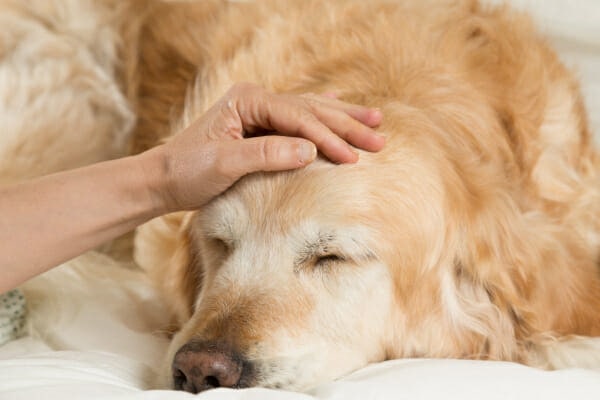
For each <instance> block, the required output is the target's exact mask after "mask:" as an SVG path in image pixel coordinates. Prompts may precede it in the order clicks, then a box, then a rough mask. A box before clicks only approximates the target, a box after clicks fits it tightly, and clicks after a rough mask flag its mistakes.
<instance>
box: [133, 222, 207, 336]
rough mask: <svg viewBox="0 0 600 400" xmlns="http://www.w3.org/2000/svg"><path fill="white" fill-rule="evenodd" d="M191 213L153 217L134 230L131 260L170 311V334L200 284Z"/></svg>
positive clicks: (188, 312)
mask: <svg viewBox="0 0 600 400" xmlns="http://www.w3.org/2000/svg"><path fill="white" fill-rule="evenodd" d="M191 219H192V213H190V212H185V213H176V214H170V215H166V216H163V217H161V218H157V219H154V220H152V221H150V222H148V223H146V224H144V225H142V226H141V227H139V228H138V229H137V232H136V238H135V260H136V262H137V263H138V264H139V265H140V266H141V267H142V268H143V269H144V270H146V271H147V272H148V275H149V276H150V279H151V280H152V281H153V283H154V284H155V286H156V287H157V288H158V290H159V292H160V294H161V295H162V297H163V300H164V301H165V302H166V303H167V306H168V308H169V309H170V311H171V313H172V326H170V327H169V331H170V332H171V333H173V332H175V331H177V330H179V328H180V327H181V326H182V325H183V324H184V323H185V322H187V321H188V320H189V319H190V317H191V316H192V314H193V312H194V304H195V301H196V298H197V296H198V292H199V291H200V287H201V285H202V267H201V265H200V260H199V259H198V257H196V256H195V254H196V252H195V250H194V248H195V247H194V242H193V238H192V231H191Z"/></svg>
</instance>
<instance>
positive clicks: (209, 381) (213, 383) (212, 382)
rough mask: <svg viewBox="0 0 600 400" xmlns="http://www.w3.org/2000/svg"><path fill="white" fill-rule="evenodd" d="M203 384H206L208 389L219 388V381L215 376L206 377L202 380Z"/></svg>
mask: <svg viewBox="0 0 600 400" xmlns="http://www.w3.org/2000/svg"><path fill="white" fill-rule="evenodd" d="M204 383H206V386H208V387H209V388H218V387H221V384H220V383H219V380H218V379H217V377H215V376H207V377H206V378H205V379H204Z"/></svg>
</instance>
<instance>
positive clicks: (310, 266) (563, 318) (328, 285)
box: [127, 0, 600, 392]
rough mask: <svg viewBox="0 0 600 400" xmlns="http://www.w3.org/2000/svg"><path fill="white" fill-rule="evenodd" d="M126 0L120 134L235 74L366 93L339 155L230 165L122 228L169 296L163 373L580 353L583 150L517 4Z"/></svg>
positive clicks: (588, 323)
mask: <svg viewBox="0 0 600 400" xmlns="http://www.w3.org/2000/svg"><path fill="white" fill-rule="evenodd" d="M146 5H147V6H148V7H143V8H142V9H140V10H137V11H136V13H137V14H136V15H138V16H139V17H140V18H139V20H137V21H138V22H132V27H133V28H132V29H131V31H130V32H129V33H128V34H129V35H130V36H128V37H129V38H130V39H129V40H131V41H134V42H135V43H137V44H138V45H137V46H133V47H135V49H136V51H135V52H132V53H131V55H130V56H129V59H128V61H127V62H128V67H127V71H128V85H129V86H128V92H129V94H130V96H131V99H132V101H133V102H134V103H135V104H134V105H135V107H136V111H137V115H138V118H139V120H138V125H137V129H136V132H135V134H136V140H135V143H134V151H141V150H143V149H146V148H148V147H150V146H152V145H154V144H156V143H157V141H159V140H161V138H165V137H168V136H169V135H171V134H173V133H175V132H177V131H178V130H179V129H180V128H181V127H183V126H185V125H187V124H188V123H190V122H191V121H192V120H193V119H195V118H196V117H198V116H199V115H201V114H202V113H203V112H205V110H207V108H208V107H210V106H211V105H212V104H213V103H214V102H216V101H217V100H218V99H219V98H220V97H221V96H222V95H223V93H224V92H226V91H227V89H228V88H229V87H230V86H231V85H232V84H233V83H235V82H240V81H246V82H252V83H255V84H258V85H261V86H264V87H265V88H267V89H269V90H273V91H276V92H286V93H307V92H312V93H324V92H335V93H336V94H337V95H338V97H339V98H340V99H342V100H345V101H349V102H355V103H360V104H364V105H368V106H370V107H379V108H380V109H381V110H382V111H383V115H384V121H383V123H382V124H381V126H380V127H379V128H378V130H379V132H381V133H382V134H384V135H386V137H387V144H386V147H385V148H384V150H383V151H381V152H380V153H367V152H360V161H359V162H358V163H356V164H353V165H333V164H332V163H330V162H328V161H327V160H324V159H320V160H317V161H316V162H314V163H313V164H312V165H310V166H309V167H307V168H304V169H302V170H298V171H293V172H283V173H259V174H252V175H249V176H247V177H245V178H243V179H242V180H240V181H239V182H238V183H237V184H236V185H235V186H234V187H232V188H231V189H230V190H228V191H227V192H226V193H225V194H224V195H223V196H221V197H220V198H218V199H216V200H214V201H213V202H211V203H210V204H208V205H207V206H206V207H204V208H203V209H201V210H197V211H194V212H189V213H179V214H173V215H169V216H165V217H163V218H160V219H157V220H154V221H152V222H150V223H148V224H147V225H145V226H143V227H141V228H140V229H139V231H138V234H137V238H136V259H137V260H138V262H139V263H140V264H141V265H142V266H143V268H145V269H146V270H148V271H149V273H151V274H153V276H154V277H155V279H156V282H157V284H158V285H159V287H160V288H161V291H162V293H163V295H164V296H165V298H166V299H167V301H168V302H169V304H170V309H171V311H172V313H173V325H174V326H173V328H174V336H173V339H172V343H171V346H170V349H169V351H168V355H167V362H166V366H165V372H164V377H163V378H164V382H163V383H164V385H167V386H170V387H173V388H175V389H181V390H186V391H190V392H199V391H203V390H206V389H210V388H213V387H220V386H222V387H234V388H243V387H250V386H263V387H271V388H286V389H291V390H304V389H307V388H310V387H312V386H314V385H317V384H319V383H320V382H323V381H327V380H332V379H335V378H338V377H340V376H343V375H344V374H347V373H349V372H351V371H353V370H356V369H358V368H361V367H363V366H365V365H367V364H368V363H372V362H378V361H383V360H387V359H395V358H403V357H441V358H468V359H486V360H507V361H515V362H521V363H525V364H528V365H532V366H537V367H543V368H560V367H565V366H572V365H576V366H591V365H594V363H596V365H598V364H600V362H599V361H600V345H599V344H598V340H597V339H594V337H595V336H600V266H599V251H600V159H599V158H598V153H597V152H596V151H595V150H594V149H593V147H592V137H591V134H590V131H589V128H588V125H587V122H586V115H585V111H584V108H583V105H582V99H581V95H580V93H579V89H578V84H577V82H576V80H575V78H574V77H573V75H572V74H571V73H570V72H569V71H568V70H567V69H566V68H565V67H564V66H563V65H562V64H561V62H560V61H559V59H558V58H557V56H556V54H555V53H554V52H553V51H552V50H551V49H550V47H549V46H548V44H547V43H546V42H545V41H544V39H542V38H541V37H540V36H539V35H538V34H537V33H536V32H535V30H534V28H533V27H532V24H531V23H530V21H529V19H528V18H527V17H526V16H524V15H521V14H519V13H516V12H514V11H512V10H510V9H509V8H507V7H491V6H485V5H482V4H480V3H479V2H477V1H475V0H460V1H443V0H441V1H411V0H375V1H361V0H356V1H353V0H335V1H322V0H305V1H285V0H281V1H277V0H274V1H271V0H268V1H256V2H226V1H191V2H190V1H184V2H164V3H163V2H157V3H150V2H146ZM132 21H133V17H132ZM232 90H236V86H234V87H233V89H232ZM565 349H566V350H565Z"/></svg>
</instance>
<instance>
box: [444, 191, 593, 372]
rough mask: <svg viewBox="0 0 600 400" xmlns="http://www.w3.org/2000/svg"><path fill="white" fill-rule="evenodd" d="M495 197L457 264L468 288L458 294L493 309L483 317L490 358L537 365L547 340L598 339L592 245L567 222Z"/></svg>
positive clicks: (473, 223)
mask: <svg viewBox="0 0 600 400" xmlns="http://www.w3.org/2000/svg"><path fill="white" fill-rule="evenodd" d="M494 197H496V198H494V199H488V200H486V202H485V206H484V209H483V210H479V211H478V212H477V215H474V216H472V217H471V218H470V221H469V222H468V225H469V226H468V228H467V229H466V233H465V235H466V237H465V240H463V243H464V248H463V249H462V250H461V253H462V254H461V255H460V256H459V257H457V260H458V262H457V263H456V264H455V268H456V272H455V282H456V283H455V285H456V287H457V288H461V287H463V288H469V289H464V290H462V293H459V294H458V296H459V297H460V296H462V297H461V299H463V300H464V303H465V304H468V305H469V304H470V305H471V306H472V307H471V310H474V311H473V313H474V312H476V311H477V310H480V309H481V308H478V307H477V306H476V305H477V302H479V306H481V304H483V303H485V304H487V305H492V306H493V311H494V312H493V313H492V314H488V315H486V316H482V315H478V316H477V318H479V321H483V322H484V323H483V324H484V326H486V327H487V329H489V331H488V334H489V338H488V343H487V346H488V348H489V349H490V350H489V353H490V356H491V358H496V356H497V355H500V356H501V358H503V359H506V358H508V359H512V360H515V361H521V362H526V363H530V362H531V361H530V357H531V356H532V351H534V350H535V349H534V348H533V347H535V346H536V345H537V344H539V341H540V340H541V339H540V338H543V339H545V340H547V339H548V337H554V338H558V337H562V336H564V335H568V334H578V335H589V336H595V335H596V334H597V332H600V323H598V321H600V319H599V318H598V316H599V315H600V296H599V295H598V294H599V293H600V279H598V270H597V267H596V265H595V259H594V257H593V256H592V255H591V252H590V249H589V248H587V246H586V245H585V243H582V240H581V239H580V237H579V236H578V235H577V234H576V232H575V230H573V229H569V227H568V226H564V225H562V226H556V223H555V222H554V221H553V220H552V219H550V218H548V217H547V216H545V215H544V214H542V213H524V212H522V211H520V210H519V209H518V207H517V206H516V205H514V204H513V203H512V201H511V200H510V199H509V198H507V197H504V198H502V196H494ZM477 291H478V293H479V294H480V295H479V297H478V298H475V297H474V296H473V293H477ZM482 294H485V296H483V295H482ZM469 296H470V297H469ZM469 298H472V300H471V303H469V300H467V299H469ZM473 313H471V315H474V314H473ZM490 315H491V317H490ZM496 332H503V333H502V335H499V334H497V333H496ZM494 341H495V342H494ZM511 341H512V342H511ZM495 352H496V353H497V354H494V353H495Z"/></svg>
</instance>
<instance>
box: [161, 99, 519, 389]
mask: <svg viewBox="0 0 600 400" xmlns="http://www.w3.org/2000/svg"><path fill="white" fill-rule="evenodd" d="M385 112H386V114H385V115H386V122H385V124H384V125H383V126H382V127H381V130H382V131H383V132H386V133H388V143H387V145H386V148H385V149H384V150H383V151H382V152H380V153H377V154H370V153H362V154H361V160H360V162H358V163H357V164H354V165H333V164H331V163H329V162H326V161H322V160H319V161H317V162H315V163H314V164H313V165H311V166H309V167H307V168H305V169H303V170H299V171H293V172H284V173H268V174H254V175H250V176H247V177H245V178H243V179H242V180H241V181H239V182H238V183H237V184H236V185H235V186H234V187H232V188H231V189H230V190H229V191H227V192H226V193H225V194H224V195H222V196H221V197H220V198H218V199H216V200H214V201H213V202H212V203H210V204H209V205H207V206H206V207H205V208H203V209H202V210H200V211H197V212H194V213H190V214H187V215H186V216H185V218H184V221H183V223H182V224H181V226H182V228H181V231H180V233H179V236H178V238H177V239H176V240H175V241H174V242H173V243H171V244H172V248H170V250H169V251H168V252H167V253H168V254H169V256H168V257H163V260H164V263H163V265H161V266H159V268H158V269H159V270H161V271H162V272H161V273H163V274H167V276H166V277H165V276H164V277H163V278H161V280H162V284H163V286H164V287H167V290H168V293H167V297H168V298H169V299H170V301H171V302H172V304H173V305H174V310H175V311H176V313H177V317H178V322H179V326H180V329H179V331H178V333H177V334H176V335H175V336H174V338H173V341H172V344H171V347H170V350H169V354H168V364H169V365H168V372H167V375H168V380H169V386H172V387H174V388H177V389H185V390H188V391H192V392H196V391H201V390H204V389H207V388H211V387H218V386H228V387H247V386H266V387H283V388H288V389H304V388H307V387H310V386H313V385H315V384H317V383H319V382H321V381H326V380H331V379H333V378H337V377H340V376H342V375H344V374H346V373H348V372H350V371H352V370H355V369H357V368H359V367H362V366H364V365H366V364H367V363H369V362H375V361H381V360H384V359H387V358H399V357H416V356H428V357H474V358H503V359H511V358H513V356H514V352H515V342H514V337H515V332H516V329H517V330H518V329H519V328H515V325H514V321H515V320H519V319H523V318H524V317H523V315H522V314H521V309H519V308H518V304H519V298H520V297H519V296H521V295H522V293H521V292H522V291H523V290H526V288H525V286H523V285H521V286H519V284H520V282H521V280H520V279H526V278H525V277H524V276H525V275H523V274H526V273H524V272H523V271H511V270H510V267H507V268H505V267H503V269H502V271H500V270H499V269H497V268H495V267H494V268H492V267H491V265H492V264H493V263H494V262H495V259H496V258H497V257H498V254H499V253H502V254H504V251H505V250H506V251H508V252H510V251H514V256H515V257H519V256H522V253H519V251H517V250H518V246H517V245H516V244H515V243H516V242H515V241H518V236H519V235H517V234H515V233H514V232H512V229H513V227H514V226H517V225H518V224H519V222H518V221H516V220H515V221H510V216H509V214H510V212H511V210H512V209H511V208H510V207H509V206H507V204H508V203H507V202H506V198H505V197H502V196H497V194H498V193H501V192H502V190H504V189H503V188H504V187H505V185H506V184H507V183H506V182H505V180H504V179H505V175H503V174H497V175H498V176H496V177H494V174H493V173H491V172H490V171H486V169H485V168H484V167H480V169H479V170H476V171H475V170H473V171H467V170H465V169H464V165H465V163H468V162H469V160H468V157H469V152H468V151H467V150H464V149H462V150H461V148H462V147H461V146H462V145H461V144H459V143H453V142H450V141H449V140H448V132H449V129H452V128H451V127H446V128H445V129H442V128H440V127H439V126H438V125H437V124H436V123H434V122H432V121H431V120H430V119H429V118H428V117H427V116H426V115H425V114H423V113H419V112H418V111H416V110H414V109H410V108H408V107H401V106H393V107H389V108H388V109H386V110H385ZM399 133H401V134H399ZM494 179H495V180H496V181H494ZM477 204H479V205H481V209H479V210H478V209H476V207H477ZM483 204H485V207H483ZM492 219H493V221H492ZM498 219H500V220H498ZM178 226H179V225H178ZM488 227H489V229H488ZM491 227H496V228H491ZM498 230H501V231H502V232H504V231H506V237H507V238H510V237H514V239H510V240H508V239H507V240H506V241H503V240H501V239H499V238H498V237H496V235H497V234H498ZM161 246H162V247H163V248H164V247H169V246H170V245H169V246H167V245H166V244H165V243H161V244H158V247H161ZM497 253H498V254H497ZM154 258H155V262H156V259H160V257H154ZM482 260H483V261H482ZM477 262H479V266H478V269H475V268H473V265H475V264H476V263H477ZM506 262H507V263H510V260H509V259H508V258H507V259H506ZM519 291H521V292H519ZM517 292H518V293H517Z"/></svg>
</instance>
